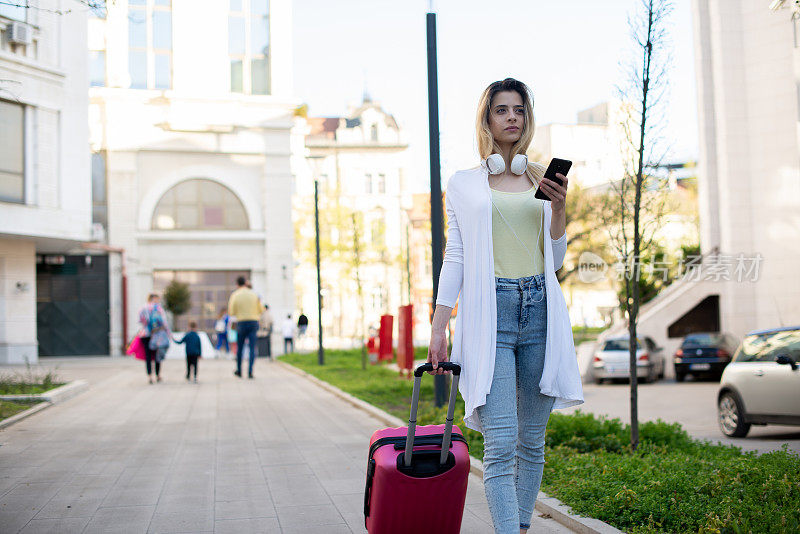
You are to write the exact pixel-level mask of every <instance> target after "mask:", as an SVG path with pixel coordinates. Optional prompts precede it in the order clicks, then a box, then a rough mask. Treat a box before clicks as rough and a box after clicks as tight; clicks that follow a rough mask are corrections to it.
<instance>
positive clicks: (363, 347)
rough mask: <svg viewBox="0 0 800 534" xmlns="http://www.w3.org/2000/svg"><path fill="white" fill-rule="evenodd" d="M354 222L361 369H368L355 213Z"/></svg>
mask: <svg viewBox="0 0 800 534" xmlns="http://www.w3.org/2000/svg"><path fill="white" fill-rule="evenodd" d="M351 218H352V220H353V253H354V255H353V259H354V263H355V267H356V288H357V289H358V307H359V308H360V309H361V321H360V322H361V325H360V327H359V335H360V337H361V340H360V343H361V368H362V369H366V368H367V346H366V345H365V344H364V321H365V318H364V291H363V289H362V287H361V274H360V272H359V267H360V266H361V255H360V251H359V248H358V230H359V228H358V222H357V221H356V214H355V212H353V213H351Z"/></svg>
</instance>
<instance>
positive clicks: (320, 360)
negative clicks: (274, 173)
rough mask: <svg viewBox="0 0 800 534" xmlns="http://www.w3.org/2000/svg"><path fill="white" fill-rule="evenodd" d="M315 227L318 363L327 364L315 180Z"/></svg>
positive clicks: (317, 200) (316, 186) (317, 201)
mask: <svg viewBox="0 0 800 534" xmlns="http://www.w3.org/2000/svg"><path fill="white" fill-rule="evenodd" d="M314 227H315V230H316V232H315V233H316V242H317V243H316V247H317V331H318V332H319V349H318V352H317V361H318V363H319V364H320V365H324V364H325V349H324V348H322V274H321V273H320V269H319V180H317V179H316V178H315V179H314Z"/></svg>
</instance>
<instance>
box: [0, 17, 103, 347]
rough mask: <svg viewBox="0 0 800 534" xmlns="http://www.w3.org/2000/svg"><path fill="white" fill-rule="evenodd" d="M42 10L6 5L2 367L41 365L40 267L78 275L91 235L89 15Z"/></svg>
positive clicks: (1, 99) (1, 26)
mask: <svg viewBox="0 0 800 534" xmlns="http://www.w3.org/2000/svg"><path fill="white" fill-rule="evenodd" d="M22 4H24V2H23V3H22ZM35 6H36V7H39V8H42V9H34V8H24V7H18V6H16V5H0V363H25V362H30V363H36V361H37V359H38V355H39V341H38V337H39V335H40V334H42V333H43V330H45V329H46V327H45V328H41V329H40V328H39V326H38V325H37V317H38V318H39V319H40V320H41V317H39V313H38V312H37V308H38V309H39V310H41V309H48V302H47V301H45V300H44V298H46V297H49V296H50V294H51V290H53V288H52V287H44V288H40V287H39V286H38V284H37V271H43V270H45V269H47V267H45V265H47V266H51V267H50V268H51V269H52V270H70V269H73V268H74V274H75V275H77V270H78V267H77V266H75V265H69V263H68V262H67V261H66V258H65V255H68V254H70V253H73V252H75V251H76V250H77V251H80V250H81V243H83V242H85V241H88V240H89V239H90V237H91V181H90V169H89V162H90V159H89V147H88V137H89V132H88V125H87V124H86V112H87V105H88V98H87V94H86V84H87V65H86V53H85V43H86V18H85V14H84V13H81V12H75V11H74V12H70V13H67V14H63V15H61V14H57V13H55V12H54V11H55V10H57V9H58V8H59V7H60V6H61V3H60V2H56V1H41V2H37V3H36V4H35ZM48 281H49V279H48ZM77 287H78V285H76V284H71V285H63V286H59V287H57V288H55V289H56V291H59V290H64V291H66V292H69V291H70V290H74V291H77V289H76V288H77ZM42 292H43V293H42ZM40 293H41V294H40ZM74 296H75V297H76V298H75V299H73V300H74V303H76V307H75V308H74V311H75V312H76V313H77V315H78V316H81V315H85V314H84V313H83V312H82V310H81V309H80V308H79V304H78V302H79V299H78V298H77V297H78V295H77V293H76V294H75V295H74ZM100 306H102V303H101V304H100ZM62 341H63V342H64V343H69V342H70V341H71V340H70V339H69V338H66V339H64V340H62ZM48 342H53V343H55V341H54V340H53V339H52V338H51V337H50V336H48Z"/></svg>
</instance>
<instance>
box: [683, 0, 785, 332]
mask: <svg viewBox="0 0 800 534" xmlns="http://www.w3.org/2000/svg"><path fill="white" fill-rule="evenodd" d="M792 3H793V2H786V4H787V5H788V4H792ZM692 7H693V16H694V19H695V20H694V28H695V48H696V50H697V53H696V58H697V59H696V71H697V80H698V119H699V122H700V162H701V175H702V176H703V180H701V181H700V190H699V193H700V206H701V211H700V230H701V237H700V244H701V246H702V249H703V252H709V251H711V250H713V249H715V248H716V249H719V251H720V253H721V254H724V255H733V256H736V255H738V254H745V255H747V256H749V257H755V256H757V255H760V256H761V257H762V258H763V259H762V260H761V261H760V270H759V273H758V276H757V277H756V280H755V281H753V282H745V283H740V282H737V281H736V280H730V281H722V282H721V283H719V284H715V285H716V286H718V287H717V288H716V289H715V290H716V291H718V293H719V295H720V319H721V323H722V327H723V329H725V330H728V331H730V332H732V333H734V334H736V335H739V336H742V335H744V334H745V333H746V332H748V331H751V330H754V329H759V328H770V327H777V326H781V325H794V324H800V280H798V278H797V272H798V270H799V269H800V164H799V163H798V162H800V138H799V137H798V129H799V128H800V107H798V95H800V20H798V18H797V17H796V16H795V17H793V16H792V11H791V10H790V9H779V10H776V11H772V10H770V9H768V7H767V5H765V4H762V3H759V2H746V1H742V0H735V1H727V0H725V1H722V0H694V1H693V2H692ZM732 29H733V30H732Z"/></svg>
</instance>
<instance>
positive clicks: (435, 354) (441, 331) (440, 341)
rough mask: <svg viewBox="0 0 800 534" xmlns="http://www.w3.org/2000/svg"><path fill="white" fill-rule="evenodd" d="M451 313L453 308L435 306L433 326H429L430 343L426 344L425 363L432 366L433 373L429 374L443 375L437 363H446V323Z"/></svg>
mask: <svg viewBox="0 0 800 534" xmlns="http://www.w3.org/2000/svg"><path fill="white" fill-rule="evenodd" d="M452 313H453V308H450V307H448V306H443V305H441V304H437V305H436V311H435V312H434V313H433V324H432V325H431V341H430V343H428V359H427V361H428V362H430V363H431V365H432V366H433V371H431V372H430V373H429V374H432V375H443V374H445V373H446V372H448V371H445V370H444V369H442V368H441V367H439V365H438V364H439V362H446V361H448V356H447V334H446V332H445V331H446V330H447V322H448V321H449V320H450V315H451V314H452Z"/></svg>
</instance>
